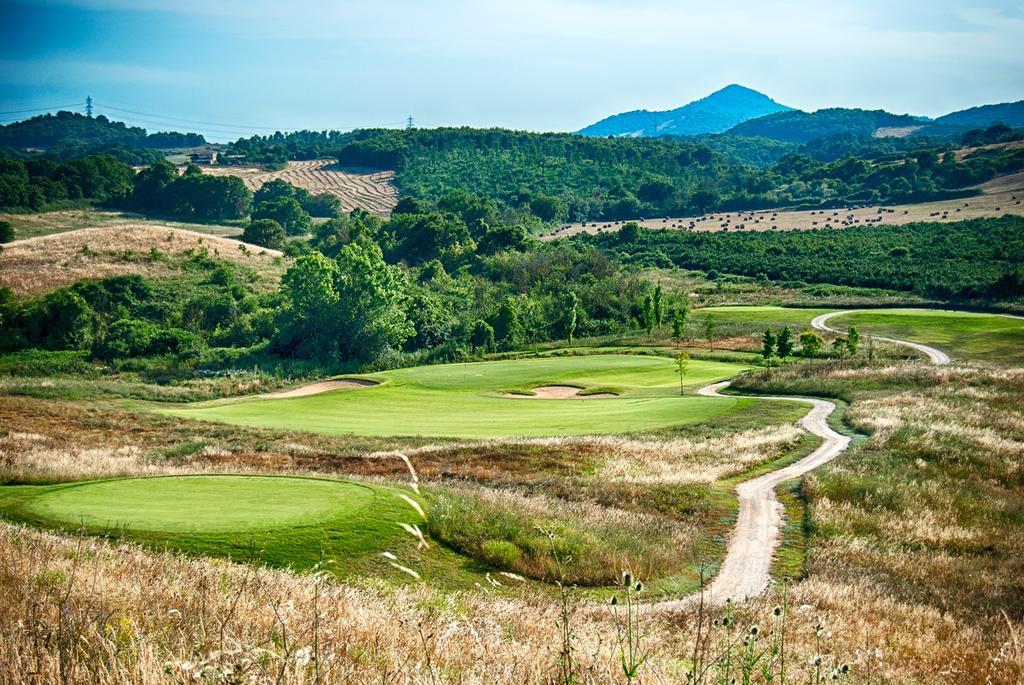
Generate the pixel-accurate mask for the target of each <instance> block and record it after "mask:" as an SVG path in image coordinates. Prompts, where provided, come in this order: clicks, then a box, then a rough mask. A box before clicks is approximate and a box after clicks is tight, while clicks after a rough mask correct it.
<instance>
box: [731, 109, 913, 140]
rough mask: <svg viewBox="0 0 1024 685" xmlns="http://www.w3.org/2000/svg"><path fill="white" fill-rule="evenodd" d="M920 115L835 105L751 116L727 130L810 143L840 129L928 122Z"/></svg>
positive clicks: (857, 131)
mask: <svg viewBox="0 0 1024 685" xmlns="http://www.w3.org/2000/svg"><path fill="white" fill-rule="evenodd" d="M925 123H926V122H925V121H922V120H921V118H920V117H914V116H911V115H909V114H891V113H889V112H886V111H884V110H881V109H877V110H866V109H845V108H841V107H834V108H831V109H819V110H818V111H817V112H803V111H800V110H789V111H786V112H778V113H775V114H769V115H767V116H763V117H759V118H757V119H751V120H750V121H745V122H743V123H741V124H738V125H736V126H734V127H732V128H731V129H729V131H728V133H729V134H730V135H735V136H761V137H764V138H771V139H773V140H782V141H785V142H788V143H799V144H803V143H809V142H810V141H812V140H815V139H817V138H822V137H824V136H831V135H835V134H839V133H848V134H853V135H858V136H871V135H874V133H875V131H877V130H878V129H880V128H892V129H902V128H907V127H916V126H922V125H923V124H925Z"/></svg>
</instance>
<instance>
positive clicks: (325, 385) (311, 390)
mask: <svg viewBox="0 0 1024 685" xmlns="http://www.w3.org/2000/svg"><path fill="white" fill-rule="evenodd" d="M372 385H379V383H376V382H375V381H367V380H363V379H361V378H341V379H339V380H336V381H320V382H318V383H310V384H309V385H303V386H301V387H299V388H292V389H291V390H282V391H281V392H270V393H267V394H265V395H260V397H264V398H266V399H271V400H280V399H285V398H288V397H305V396H306V395H316V394H319V393H322V392H327V391H328V390H338V389H339V388H366V387H370V386H372Z"/></svg>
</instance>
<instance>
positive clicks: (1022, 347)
mask: <svg viewBox="0 0 1024 685" xmlns="http://www.w3.org/2000/svg"><path fill="white" fill-rule="evenodd" d="M829 325H830V326H832V327H833V328H836V329H838V330H846V329H848V328H849V327H850V326H857V327H858V328H859V329H860V331H861V334H869V335H881V336H887V337H891V338H900V339H902V340H910V341H912V342H919V343H924V344H927V345H933V346H935V347H937V348H939V349H940V350H942V351H943V352H946V353H947V354H949V355H950V357H952V358H953V359H959V360H972V359H974V360H978V361H984V362H991V363H995V364H1013V365H1020V364H1022V363H1024V319H1020V318H1013V317H1009V316H999V315H997V314H971V313H967V312H945V311H939V310H934V309H901V310H885V311H860V312H851V313H849V314H842V315H840V316H836V317H833V318H832V319H830V320H829Z"/></svg>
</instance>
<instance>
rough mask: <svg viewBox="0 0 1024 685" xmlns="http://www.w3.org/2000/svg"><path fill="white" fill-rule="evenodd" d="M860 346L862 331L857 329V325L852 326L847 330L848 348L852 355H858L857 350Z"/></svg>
mask: <svg viewBox="0 0 1024 685" xmlns="http://www.w3.org/2000/svg"><path fill="white" fill-rule="evenodd" d="M859 347H860V331H859V330H857V327H856V326H850V330H849V331H847V332H846V349H847V351H848V352H849V353H850V356H851V357H856V356H857V350H858V349H859Z"/></svg>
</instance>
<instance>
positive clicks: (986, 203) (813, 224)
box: [541, 173, 1024, 240]
mask: <svg viewBox="0 0 1024 685" xmlns="http://www.w3.org/2000/svg"><path fill="white" fill-rule="evenodd" d="M977 188H978V189H979V190H981V192H982V194H981V195H978V196H975V197H968V198H963V199H951V200H938V201H935V202H920V203H916V204H906V205H887V206H885V207H881V206H878V205H876V206H871V207H850V208H839V209H819V210H810V209H808V210H800V211H791V210H786V209H774V210H773V209H767V210H760V211H746V212H718V213H713V214H705V215H701V216H682V217H666V218H662V219H642V220H637V223H638V224H640V226H641V227H643V228H647V229H652V230H659V229H669V230H680V231H694V232H698V233H717V232H718V231H723V230H727V231H773V230H776V231H807V230H813V229H824V228H829V229H836V230H839V229H842V228H846V227H848V226H872V225H878V226H902V225H903V224H909V223H913V222H916V221H960V220H963V219H978V218H982V217H998V216H1005V215H1022V214H1024V205H1022V204H1020V203H1018V199H1019V197H1020V196H1021V195H1022V194H1024V173H1015V174H1008V175H1006V176H999V177H997V178H994V179H992V180H990V181H986V182H985V183H982V184H981V185H979V186H977ZM625 223H626V222H625V221H590V222H580V223H572V224H563V225H561V226H559V227H558V228H556V229H555V230H553V231H552V232H550V233H547V234H545V235H543V236H541V238H542V239H545V240H548V239H552V238H563V237H565V236H570V235H575V234H577V233H602V232H615V231H618V230H619V229H620V228H622V225H623V224H625Z"/></svg>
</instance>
